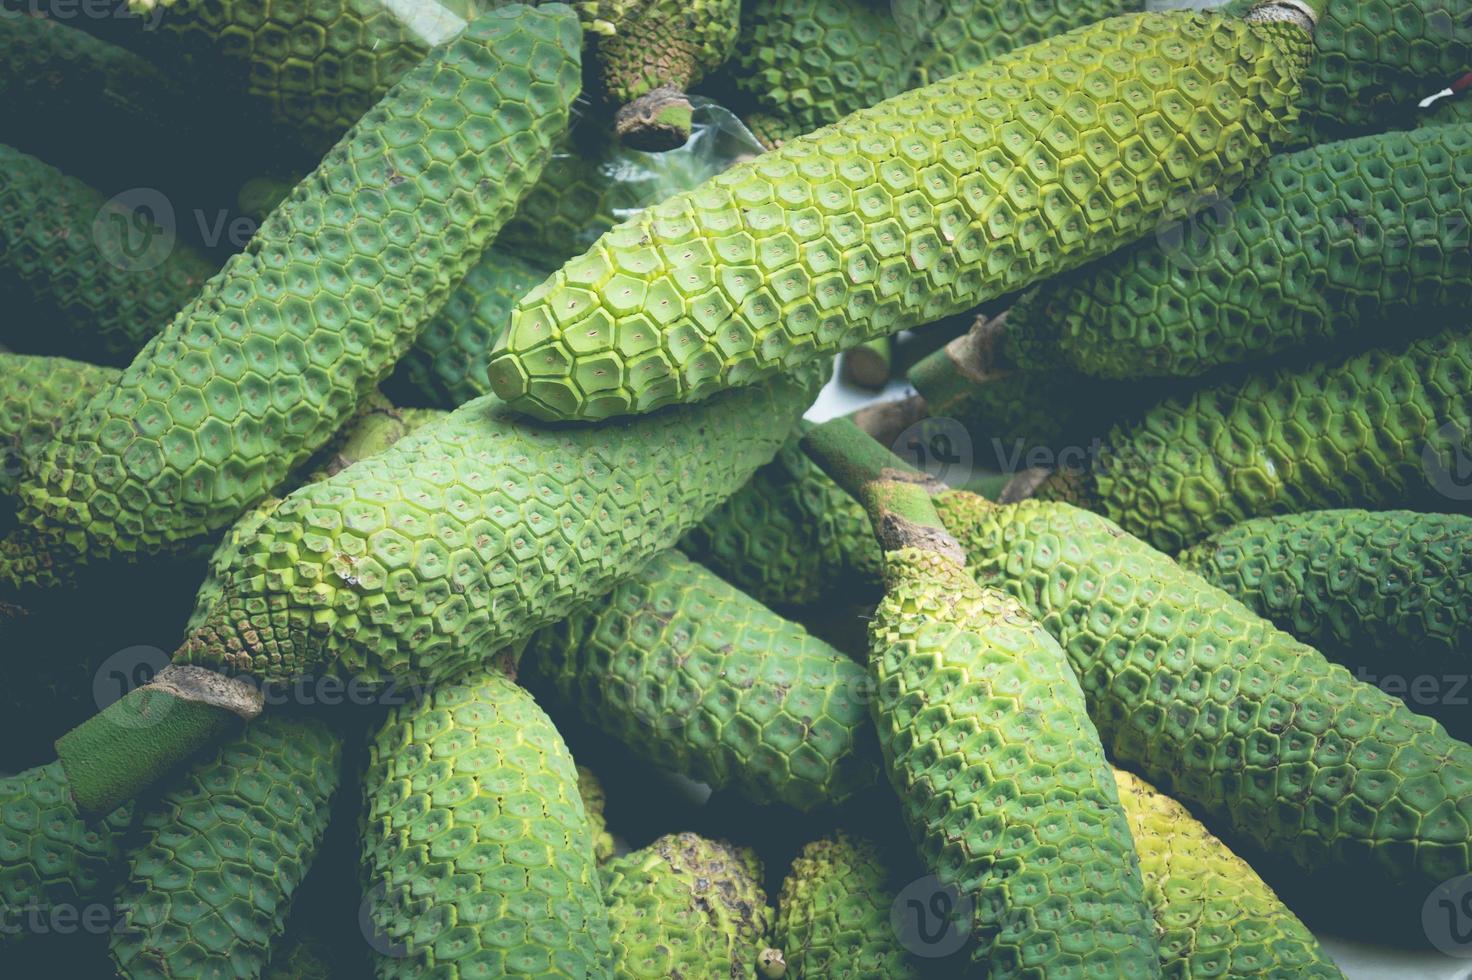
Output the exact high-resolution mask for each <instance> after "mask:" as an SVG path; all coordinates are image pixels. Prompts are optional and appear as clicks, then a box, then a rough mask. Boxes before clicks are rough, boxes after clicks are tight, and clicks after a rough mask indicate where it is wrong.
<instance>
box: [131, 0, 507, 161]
mask: <svg viewBox="0 0 1472 980" xmlns="http://www.w3.org/2000/svg"><path fill="white" fill-rule="evenodd" d="M495 5H496V4H495V3H492V4H491V6H495ZM127 6H128V8H129V9H130V11H131V12H132V13H134V14H136V15H137V17H139V18H141V19H142V20H141V21H140V24H141V25H143V26H140V27H139V29H138V30H137V31H134V32H131V33H129V34H127V35H120V36H119V38H118V39H119V40H120V41H123V42H124V43H127V44H129V45H130V46H132V47H136V48H138V49H139V50H140V51H142V52H144V53H147V54H149V55H151V56H153V57H155V58H158V59H159V60H161V61H164V60H166V61H167V62H169V63H172V64H175V65H179V66H184V67H182V68H181V70H183V71H186V72H188V73H189V74H190V76H192V77H194V78H196V79H198V80H201V81H204V80H210V83H211V84H216V85H219V84H224V85H226V86H227V87H230V88H234V89H238V90H241V91H244V92H246V93H247V94H248V95H249V96H250V97H251V98H252V99H254V100H256V101H257V102H258V103H259V104H260V105H261V106H263V107H264V108H265V110H266V111H267V112H268V113H269V114H270V117H271V118H272V120H273V121H274V122H276V123H277V124H278V125H280V126H281V127H283V128H285V129H286V130H288V131H290V132H291V133H293V135H294V136H295V137H296V138H297V139H298V140H299V141H300V142H301V144H302V145H303V146H304V147H305V148H306V149H307V150H308V151H310V152H311V153H314V154H321V153H323V152H326V151H327V149H328V148H329V147H331V146H332V145H333V144H334V143H335V142H336V141H337V140H338V138H339V137H340V136H342V134H343V133H344V132H346V131H347V129H348V128H349V127H350V126H352V125H354V124H355V123H357V122H358V120H359V119H360V118H362V117H363V115H364V114H365V113H367V112H368V111H369V110H370V109H372V108H373V106H374V104H375V103H376V102H378V100H379V99H381V98H382V97H383V95H384V93H385V92H387V91H388V90H389V88H390V87H391V86H392V85H394V84H395V83H396V82H398V81H399V80H400V79H401V78H402V77H403V76H404V75H406V74H407V73H408V72H409V71H411V70H412V69H413V68H414V67H415V66H416V65H418V64H419V63H420V61H421V60H423V59H424V57H425V56H426V55H427V54H428V53H429V51H430V48H431V47H432V46H433V45H437V44H443V43H444V42H446V41H449V40H450V39H452V38H454V37H455V36H456V35H457V34H458V33H459V32H460V31H462V30H463V29H464V28H465V27H466V21H467V20H472V19H473V17H474V15H475V12H476V5H475V4H473V3H470V2H467V0H434V2H431V3H425V4H422V5H419V6H418V8H417V9H413V10H412V15H411V16H406V15H405V14H406V11H410V10H411V8H407V7H400V6H395V5H392V4H387V3H380V2H373V0H327V2H323V3H310V4H295V3H264V4H263V3H260V2H252V0H224V2H218V3H211V2H208V0H127Z"/></svg>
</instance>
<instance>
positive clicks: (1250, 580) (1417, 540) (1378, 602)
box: [1177, 510, 1472, 714]
mask: <svg viewBox="0 0 1472 980" xmlns="http://www.w3.org/2000/svg"><path fill="white" fill-rule="evenodd" d="M1177 560H1178V561H1180V563H1181V564H1182V565H1184V566H1186V567H1187V568H1189V569H1191V570H1192V571H1194V572H1196V573H1198V574H1200V575H1201V576H1202V577H1203V578H1205V579H1206V580H1207V581H1209V582H1211V583H1212V584H1213V585H1215V586H1217V587H1218V588H1220V589H1224V590H1225V591H1226V592H1228V593H1230V594H1231V595H1232V596H1233V597H1234V598H1236V599H1238V600H1240V601H1241V602H1242V603H1243V604H1244V605H1246V606H1247V607H1248V608H1249V609H1252V610H1253V611H1254V612H1256V613H1257V614H1258V615H1260V616H1263V617H1265V618H1267V619H1270V620H1272V621H1273V622H1274V623H1276V624H1277V625H1278V627H1279V628H1280V629H1283V630H1285V631H1287V632H1289V633H1292V634H1293V635H1294V636H1296V637H1298V638H1299V639H1301V640H1303V641H1304V642H1306V643H1312V644H1313V645H1314V646H1316V647H1318V648H1319V649H1320V650H1322V651H1323V652H1324V653H1325V654H1326V655H1327V656H1329V657H1331V658H1332V659H1333V660H1334V661H1335V662H1336V663H1341V664H1344V665H1345V666H1346V667H1349V668H1351V669H1356V668H1363V669H1366V670H1370V671H1384V670H1388V671H1395V672H1398V673H1402V674H1407V673H1408V674H1411V675H1418V674H1420V673H1422V672H1431V673H1433V674H1434V673H1439V672H1442V671H1446V670H1465V669H1466V668H1467V665H1468V657H1469V653H1472V517H1469V516H1467V515H1465V514H1423V513H1418V512H1415V511H1409V510H1386V511H1367V510H1318V511H1309V512H1308V513H1304V514H1284V515H1282V516H1279V517H1260V518H1257V519H1256V520H1251V521H1244V522H1243V523H1241V524H1236V525H1233V526H1232V527H1230V528H1228V529H1227V530H1225V531H1222V532H1220V533H1218V534H1214V535H1212V536H1211V537H1209V538H1207V539H1206V540H1204V541H1202V542H1200V543H1199V544H1197V545H1194V546H1192V547H1190V548H1187V549H1186V550H1185V551H1183V552H1181V554H1180V556H1179V558H1178V559H1177ZM1426 710H1427V711H1428V713H1433V714H1434V713H1435V710H1434V709H1433V708H1431V707H1430V706H1428V707H1427V709H1426ZM1445 710H1446V711H1447V712H1448V713H1449V714H1450V713H1460V712H1461V711H1462V710H1463V709H1462V708H1460V707H1457V706H1448V707H1447V708H1446V709H1445Z"/></svg>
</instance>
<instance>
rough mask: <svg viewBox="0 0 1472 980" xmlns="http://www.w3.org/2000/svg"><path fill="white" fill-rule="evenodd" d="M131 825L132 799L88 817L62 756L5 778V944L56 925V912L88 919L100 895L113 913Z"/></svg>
mask: <svg viewBox="0 0 1472 980" xmlns="http://www.w3.org/2000/svg"><path fill="white" fill-rule="evenodd" d="M132 824H133V804H132V803H128V804H125V805H124V806H121V807H119V808H118V809H117V810H115V811H114V812H113V813H111V814H109V815H108V816H106V817H103V818H100V819H99V818H90V819H84V818H83V817H82V816H81V814H79V813H78V812H77V808H76V805H75V804H74V803H72V797H71V789H70V787H69V786H68V784H67V779H66V774H65V773H64V772H62V769H61V763H59V762H53V763H51V764H49V765H45V766H40V767H38V768H35V769H28V770H26V771H25V772H22V773H17V774H16V775H14V776H4V777H0V950H3V949H4V948H5V947H7V946H10V945H13V944H16V943H19V942H21V941H22V940H23V939H24V938H25V937H26V936H27V935H29V934H32V933H36V932H46V931H51V930H52V923H53V914H55V913H58V912H59V913H62V914H69V915H71V921H72V922H73V923H76V922H77V921H79V920H82V921H90V919H87V918H86V917H87V916H89V915H90V914H91V913H90V912H89V910H88V907H89V906H90V905H92V903H94V902H100V903H101V904H102V905H103V906H104V907H105V908H106V909H107V911H108V912H109V913H110V912H111V904H110V903H108V902H107V897H106V896H107V893H108V891H109V890H110V888H111V887H112V884H113V880H114V875H113V873H112V868H113V865H114V864H115V863H116V861H117V860H118V856H119V855H120V854H121V852H122V847H123V838H124V836H125V834H126V833H127V831H128V828H129V827H131V826H132ZM109 921H111V920H110V919H109Z"/></svg>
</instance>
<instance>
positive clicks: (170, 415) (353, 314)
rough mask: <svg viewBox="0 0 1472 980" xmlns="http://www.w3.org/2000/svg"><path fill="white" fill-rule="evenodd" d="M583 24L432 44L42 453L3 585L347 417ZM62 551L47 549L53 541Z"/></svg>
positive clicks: (431, 301) (571, 55) (435, 283)
mask: <svg viewBox="0 0 1472 980" xmlns="http://www.w3.org/2000/svg"><path fill="white" fill-rule="evenodd" d="M579 41H580V33H579V30H578V27H577V24H576V22H575V20H574V19H573V18H572V16H571V14H570V13H568V12H567V11H566V9H565V8H552V9H551V10H550V11H547V12H544V11H540V10H527V9H524V8H520V7H510V8H506V9H504V10H500V11H493V12H491V13H488V14H486V15H484V16H483V17H480V18H478V19H477V20H476V21H475V23H473V24H472V25H470V27H468V28H467V29H466V31H465V32H464V33H463V34H462V35H460V36H459V37H458V38H456V39H455V40H454V41H452V42H450V43H449V44H447V45H445V46H444V47H441V48H437V49H436V50H435V51H434V53H432V54H431V55H430V56H429V57H428V58H427V59H426V60H425V61H424V63H423V64H421V65H420V66H419V67H418V68H416V69H414V70H413V71H411V72H409V73H408V74H407V75H405V76H404V78H403V79H402V80H401V81H400V82H399V83H398V84H397V85H396V86H395V87H394V89H393V90H392V91H391V92H390V93H389V94H388V95H386V96H385V97H384V99H383V100H382V102H381V103H379V105H378V106H377V107H376V108H374V109H373V110H372V111H370V112H369V113H368V114H367V115H366V116H365V117H364V119H363V120H362V121H361V122H360V123H359V124H358V125H357V126H355V127H354V128H353V130H352V131H351V132H350V133H348V135H347V136H345V137H344V138H343V141H342V142H341V143H340V144H339V145H338V146H337V147H336V148H335V149H334V150H333V151H332V152H331V153H329V154H328V155H327V157H326V158H325V159H324V160H323V162H322V164H321V165H320V166H319V167H318V168H317V170H316V171H314V172H313V173H312V174H311V175H310V176H308V177H307V178H306V180H304V181H303V182H302V184H300V185H299V186H298V187H297V189H296V190H295V191H293V192H292V195H291V197H290V198H289V199H288V200H287V202H286V203H285V204H283V205H282V206H281V207H279V208H277V209H276V210H275V211H274V212H272V214H271V217H270V218H269V219H267V221H266V223H265V224H264V225H262V227H261V230H260V232H259V233H258V234H257V235H256V236H255V237H254V238H253V239H252V240H251V242H250V244H249V246H247V248H246V250H245V251H244V252H243V253H241V254H239V255H237V256H235V257H234V258H232V259H231V260H230V261H229V262H228V263H227V264H226V266H225V268H224V270H223V271H222V272H221V273H220V274H219V275H218V276H216V277H215V278H214V279H212V280H211V281H210V283H209V284H208V287H207V288H206V289H205V290H204V291H203V292H202V293H201V294H200V296H199V297H198V298H196V299H195V301H194V302H193V303H191V304H190V305H189V306H188V307H187V308H186V309H185V310H184V311H183V312H182V313H181V314H180V315H179V317H178V318H177V319H175V321H174V322H173V323H172V324H171V325H170V326H169V327H168V328H167V329H166V330H165V331H164V332H163V333H162V334H161V335H159V336H158V337H155V338H154V339H153V340H152V341H150V342H149V344H148V346H147V347H146V348H145V349H144V350H143V352H142V353H140V355H139V356H138V357H137V358H136V359H135V360H134V362H133V364H132V366H131V367H129V368H128V370H127V371H125V372H124V374H123V377H122V380H121V381H119V383H118V384H117V385H116V386H114V387H113V388H112V389H111V390H109V391H106V392H102V393H100V394H98V395H97V397H95V398H94V399H93V400H92V401H91V402H90V403H89V404H88V406H87V407H86V408H85V409H84V410H82V411H81V412H79V413H78V414H77V415H76V416H75V417H74V418H73V420H72V422H71V423H69V424H68V425H67V426H66V427H65V428H64V429H63V430H62V431H61V432H60V433H58V436H57V439H56V440H55V442H54V443H53V444H52V445H51V447H49V448H48V450H47V451H46V453H45V454H44V455H43V456H42V457H41V458H40V459H38V460H37V465H36V467H35V475H34V478H33V479H31V480H28V481H27V483H26V485H25V487H24V488H23V491H22V492H23V497H24V500H25V503H26V508H25V511H24V513H23V514H22V520H23V521H25V522H26V523H27V524H29V525H30V526H31V528H32V529H33V531H34V533H35V535H36V536H37V537H39V538H40V540H41V542H42V544H43V546H44V548H45V549H46V553H45V554H42V555H36V554H34V553H33V552H34V551H35V545H34V543H32V542H25V541H21V542H8V543H7V544H8V546H9V547H8V550H7V551H6V552H5V553H4V556H3V557H4V561H3V562H0V585H4V584H9V585H10V586H11V587H12V588H13V587H15V586H16V585H17V584H18V583H30V582H32V581H35V580H39V584H42V585H44V584H46V583H47V582H48V581H51V580H52V579H53V578H54V577H55V576H56V570H55V569H54V568H52V567H48V556H49V557H50V558H53V559H55V561H56V562H57V563H60V564H69V563H71V562H72V561H74V560H75V559H76V558H77V557H78V556H80V557H83V558H87V559H99V558H104V557H107V556H114V555H115V556H120V557H125V556H133V555H137V554H150V553H157V552H160V551H164V550H166V549H169V548H171V547H174V546H177V545H178V544H179V543H180V542H184V541H190V540H194V539H198V538H200V537H201V536H203V535H206V534H208V533H209V532H211V531H219V530H223V529H224V528H225V527H226V526H228V525H229V524H230V523H231V522H232V521H234V519H235V518H236V517H238V516H239V515H240V514H241V513H243V512H244V511H245V510H246V509H247V508H248V507H250V506H251V505H252V504H254V503H256V502H257V501H259V500H260V499H261V498H263V497H264V496H265V495H266V494H268V493H270V492H271V491H272V490H273V489H275V488H276V487H277V486H278V485H279V484H280V482H281V480H282V479H283V478H284V477H285V475H286V474H287V473H289V472H290V471H291V470H292V469H293V468H295V466H296V465H298V464H299V463H300V462H301V461H303V460H304V459H305V458H306V457H307V456H309V455H310V454H311V453H312V451H313V450H315V449H316V448H317V447H318V446H320V445H321V444H322V442H323V441H324V440H325V439H326V438H327V437H328V436H329V435H330V434H331V433H332V432H333V431H334V430H335V429H337V428H338V426H339V425H340V424H341V423H342V421H343V420H345V419H346V418H348V417H349V416H350V415H351V414H352V412H353V410H354V408H355V406H356V404H357V401H358V399H359V397H361V396H362V395H363V394H364V393H366V392H367V391H369V390H370V389H371V388H372V386H374V385H376V384H377V383H378V381H379V380H380V379H381V378H382V377H383V375H384V374H386V373H387V372H388V371H389V370H390V369H391V368H392V366H393V364H394V362H395V361H397V360H398V358H399V357H400V356H402V355H403V353H404V352H405V351H406V350H407V349H408V348H409V346H410V345H411V344H412V343H413V341H414V338H415V337H416V336H417V334H418V332H419V329H420V328H421V327H422V326H423V325H424V324H425V322H426V321H427V320H428V319H429V318H430V317H432V316H433V315H434V313H435V312H436V311H437V310H438V309H439V307H440V305H441V304H442V303H443V301H444V300H445V298H446V297H447V296H448V295H449V293H450V292H451V290H452V289H453V288H454V286H455V285H456V284H457V283H458V282H459V281H460V280H461V279H463V278H464V276H465V274H466V272H467V271H468V270H469V268H470V266H471V264H472V263H473V262H474V261H475V260H476V259H477V258H478V256H479V254H480V252H481V250H482V249H483V248H484V247H485V246H486V245H488V244H489V243H490V240H491V238H492V237H493V236H494V234H495V232H496V230H497V229H498V228H499V226H500V224H501V223H502V222H503V221H504V220H505V219H506V218H507V217H509V216H510V213H511V210H512V208H513V207H514V206H515V203H516V200H517V198H518V197H519V196H520V193H521V191H522V190H523V188H524V187H526V186H527V185H528V184H529V183H530V182H531V181H532V180H534V179H535V177H536V174H537V172H538V170H539V169H540V166H541V163H542V161H544V160H545V159H546V157H547V155H548V154H549V153H550V152H551V144H552V141H553V139H554V138H555V137H556V135H557V134H558V133H560V132H561V131H562V130H563V129H565V127H566V125H567V114H568V108H569V105H570V103H571V101H572V99H573V97H574V96H575V95H576V94H577V91H578V84H579V81H578V52H577V48H578V44H579ZM52 551H59V552H60V553H61V554H60V556H59V557H58V556H56V555H51V554H50V553H51V552H52Z"/></svg>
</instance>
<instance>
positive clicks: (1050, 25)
mask: <svg viewBox="0 0 1472 980" xmlns="http://www.w3.org/2000/svg"><path fill="white" fill-rule="evenodd" d="M1143 9H1144V4H1143V3H1142V2H1141V0H1055V2H1051V3H1046V4H1033V3H1027V2H1026V0H1001V2H999V3H993V2H986V0H895V14H896V17H897V18H898V19H899V20H900V22H901V23H902V24H903V25H904V28H905V30H906V31H907V32H908V33H910V34H912V35H914V36H916V37H917V38H918V39H919V44H918V49H919V50H918V52H917V54H918V59H917V61H918V63H917V64H916V66H915V69H914V71H915V81H916V82H917V83H918V84H921V85H924V84H927V83H929V82H938V81H940V80H941V79H942V78H948V77H949V76H951V75H954V74H956V73H957V72H962V71H966V70H968V69H971V68H975V67H976V66H978V65H982V64H985V63H986V62H988V61H991V60H992V59H993V58H999V57H1001V56H1002V55H1004V54H1006V53H1007V52H1009V51H1012V50H1013V49H1015V48H1020V47H1023V46H1024V45H1028V44H1036V43H1037V42H1039V41H1041V40H1043V39H1044V38H1050V37H1053V36H1055V35H1058V34H1063V33H1064V32H1066V31H1071V30H1073V29H1075V28H1078V27H1083V26H1084V25H1086V24H1093V23H1096V22H1097V21H1101V20H1104V19H1105V18H1108V17H1114V16H1116V15H1117V14H1127V13H1131V12H1134V11H1138V10H1143Z"/></svg>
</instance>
